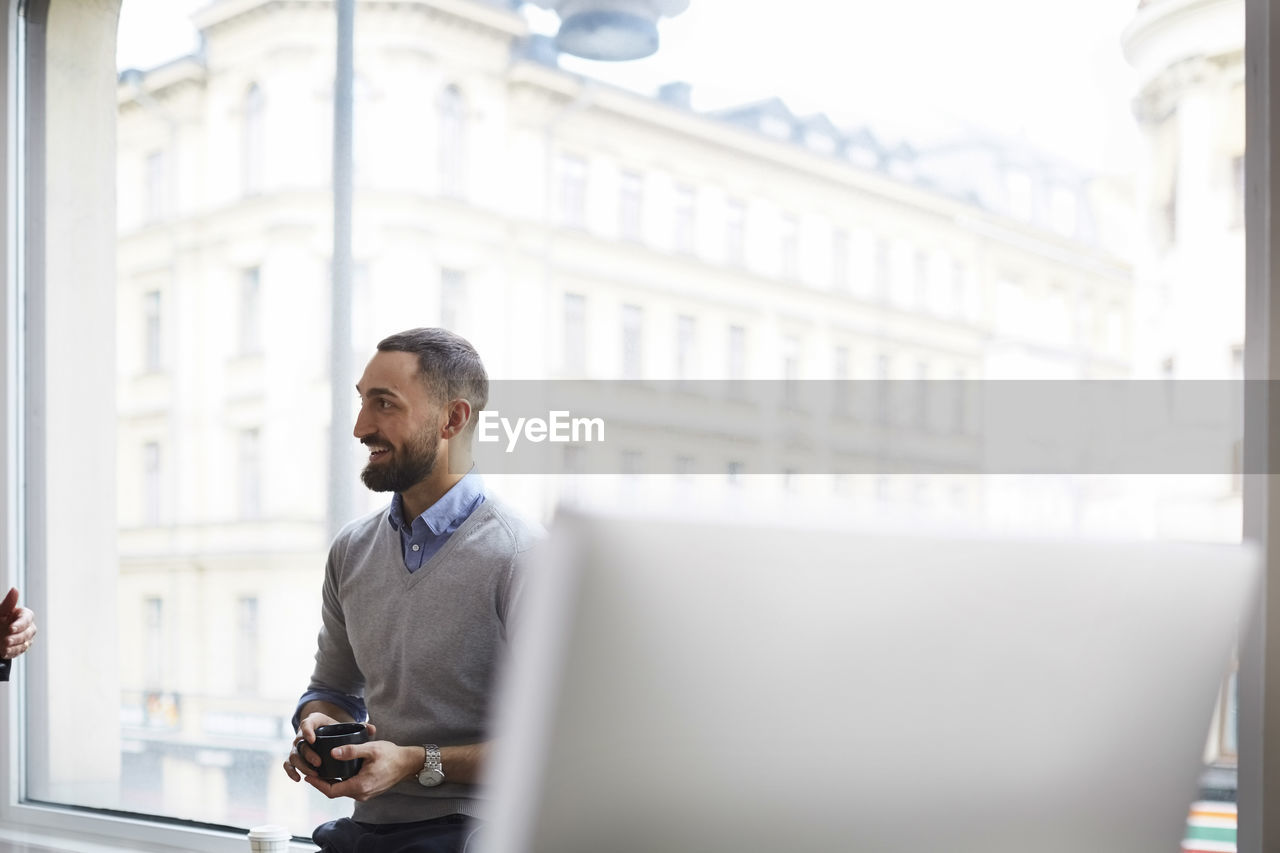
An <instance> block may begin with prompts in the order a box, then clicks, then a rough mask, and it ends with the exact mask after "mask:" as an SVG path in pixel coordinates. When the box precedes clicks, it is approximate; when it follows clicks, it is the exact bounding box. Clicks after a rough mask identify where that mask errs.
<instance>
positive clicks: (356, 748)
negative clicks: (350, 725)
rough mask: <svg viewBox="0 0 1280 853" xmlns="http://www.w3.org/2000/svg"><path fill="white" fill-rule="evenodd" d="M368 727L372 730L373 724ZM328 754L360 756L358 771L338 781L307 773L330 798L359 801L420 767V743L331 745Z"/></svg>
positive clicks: (318, 789)
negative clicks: (360, 761)
mask: <svg viewBox="0 0 1280 853" xmlns="http://www.w3.org/2000/svg"><path fill="white" fill-rule="evenodd" d="M369 728H370V730H371V731H370V733H371V734H372V729H373V726H370V727H369ZM330 754H331V755H333V757H334V758H337V759H339V760H341V761H348V760H350V759H352V758H363V759H364V764H362V765H360V772H359V773H357V774H356V775H354V776H352V777H351V778H350V779H344V780H343V781H341V782H326V781H325V780H323V779H321V778H320V777H319V776H316V775H314V774H312V775H309V776H307V782H308V783H310V784H311V786H312V787H313V788H315V789H316V790H317V791H319V792H320V793H322V794H324V795H325V796H326V797H328V798H330V799H337V798H338V797H350V798H351V799H353V800H358V801H359V802H362V803H363V802H365V801H366V800H371V799H373V798H374V797H376V796H378V795H379V794H382V793H385V792H386V791H389V790H391V788H392V787H393V786H395V785H396V784H398V783H399V782H403V781H404V780H405V779H408V778H410V777H411V776H413V775H414V774H416V773H417V771H418V769H419V768H420V767H422V748H421V747H412V746H396V745H395V744H394V743H391V742H390V741H386V740H371V741H369V742H368V743H351V744H347V745H345V746H335V747H334V748H333V752H332V753H330Z"/></svg>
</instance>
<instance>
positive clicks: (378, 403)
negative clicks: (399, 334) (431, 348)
mask: <svg viewBox="0 0 1280 853" xmlns="http://www.w3.org/2000/svg"><path fill="white" fill-rule="evenodd" d="M417 371H418V358H417V356H415V355H414V354H413V353H407V352H379V353H378V354H376V355H375V356H374V357H373V358H372V359H370V361H369V365H368V367H366V368H365V370H364V376H362V377H361V378H360V382H359V383H357V385H356V390H357V391H358V392H359V393H360V414H359V415H357V416H356V428H355V437H356V438H358V439H360V443H361V444H363V445H365V446H366V447H368V448H369V464H368V465H366V466H365V469H364V471H362V472H361V474H360V479H361V480H363V481H364V484H365V485H366V486H368V487H369V488H370V489H372V490H373V491H375V492H404V491H406V490H408V489H409V488H411V487H412V486H414V485H416V484H418V483H420V482H422V481H423V480H425V479H426V478H427V476H428V475H429V474H430V473H431V471H432V469H433V468H434V467H435V463H436V448H437V442H438V438H439V432H440V427H441V425H442V423H443V421H442V418H443V414H442V407H441V406H440V405H438V404H436V403H434V402H433V401H432V399H431V395H430V394H428V393H427V389H426V386H425V385H423V383H422V380H421V379H420V378H419V376H418V372H417Z"/></svg>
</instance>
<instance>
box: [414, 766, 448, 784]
mask: <svg viewBox="0 0 1280 853" xmlns="http://www.w3.org/2000/svg"><path fill="white" fill-rule="evenodd" d="M443 781H444V774H443V773H441V772H440V771H439V770H436V769H435V768H431V767H429V768H427V769H426V770H423V771H422V772H421V773H419V774H418V784H419V785H422V786H423V787H425V788H434V787H435V786H436V785H439V784H440V783H441V782H443Z"/></svg>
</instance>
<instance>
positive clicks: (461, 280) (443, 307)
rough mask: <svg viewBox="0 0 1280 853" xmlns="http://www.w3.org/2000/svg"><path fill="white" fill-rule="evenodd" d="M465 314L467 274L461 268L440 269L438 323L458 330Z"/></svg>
mask: <svg viewBox="0 0 1280 853" xmlns="http://www.w3.org/2000/svg"><path fill="white" fill-rule="evenodd" d="M466 316H467V274H466V273H465V272H463V271H462V270H451V269H443V270H441V271H440V325H441V326H442V327H443V328H446V329H451V330H453V331H460V330H461V329H462V327H463V324H464V323H465V322H466Z"/></svg>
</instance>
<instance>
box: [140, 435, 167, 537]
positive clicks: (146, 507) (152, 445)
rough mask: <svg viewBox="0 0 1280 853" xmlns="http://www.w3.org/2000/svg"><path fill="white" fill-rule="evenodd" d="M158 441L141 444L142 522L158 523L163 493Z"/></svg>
mask: <svg viewBox="0 0 1280 853" xmlns="http://www.w3.org/2000/svg"><path fill="white" fill-rule="evenodd" d="M160 464H161V463H160V443H159V442H157V441H148V442H147V443H146V444H144V445H142V523H143V524H152V525H154V524H159V523H160V506H161V500H162V498H163V495H162V494H161V491H162V487H163V483H162V482H161V468H160Z"/></svg>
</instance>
